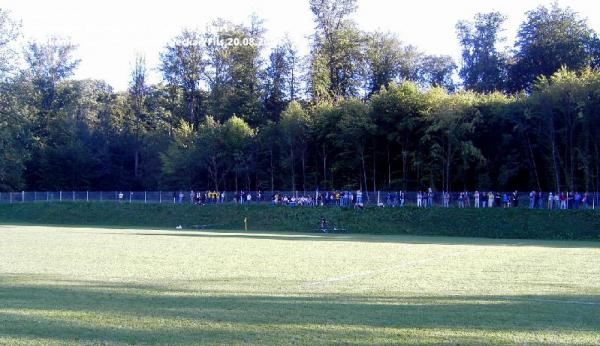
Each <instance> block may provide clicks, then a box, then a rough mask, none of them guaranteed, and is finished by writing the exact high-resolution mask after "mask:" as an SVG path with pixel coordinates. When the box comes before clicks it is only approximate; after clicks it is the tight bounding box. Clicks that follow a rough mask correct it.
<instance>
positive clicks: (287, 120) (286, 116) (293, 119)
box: [279, 101, 310, 191]
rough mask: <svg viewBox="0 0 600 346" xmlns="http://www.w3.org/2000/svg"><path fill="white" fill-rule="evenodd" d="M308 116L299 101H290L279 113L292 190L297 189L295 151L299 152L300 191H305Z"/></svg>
mask: <svg viewBox="0 0 600 346" xmlns="http://www.w3.org/2000/svg"><path fill="white" fill-rule="evenodd" d="M309 126H310V118H309V116H308V114H307V113H306V111H304V109H303V108H302V106H301V105H300V103H298V102H297V101H292V102H291V103H290V104H289V105H288V107H287V108H286V109H285V111H284V112H283V113H282V114H281V120H280V122H279V127H280V132H281V135H282V137H283V142H284V143H285V144H286V147H287V148H286V149H287V150H286V151H287V152H288V153H289V157H288V162H289V168H290V173H291V183H292V184H291V187H292V191H297V186H296V168H295V162H296V153H297V152H299V153H300V162H301V165H302V191H306V150H307V145H308V138H307V134H308V129H309Z"/></svg>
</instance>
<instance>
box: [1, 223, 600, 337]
mask: <svg viewBox="0 0 600 346" xmlns="http://www.w3.org/2000/svg"><path fill="white" fill-rule="evenodd" d="M79 343H85V344H110V345H112V344H306V345H314V344H340V343H341V344H443V343H448V344H490V343H498V344H503V343H519V344H522V343H531V344H592V345H597V344H599V343H600V243H597V242H590V243H586V242H551V241H524V240H518V241H510V240H486V239H470V238H442V237H409V236H364V235H360V236H359V235H320V234H291V233H244V232H218V231H206V232H185V231H175V230H172V231H156V230H132V229H123V230H121V229H108V228H107V229H103V228H60V227H33V226H0V344H10V345H18V344H24V345H31V344H79Z"/></svg>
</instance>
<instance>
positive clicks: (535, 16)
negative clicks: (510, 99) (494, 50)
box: [510, 3, 595, 90]
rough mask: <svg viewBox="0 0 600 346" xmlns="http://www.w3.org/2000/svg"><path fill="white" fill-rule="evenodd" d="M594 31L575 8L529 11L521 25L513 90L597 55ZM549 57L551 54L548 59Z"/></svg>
mask: <svg viewBox="0 0 600 346" xmlns="http://www.w3.org/2000/svg"><path fill="white" fill-rule="evenodd" d="M594 39H595V35H594V32H593V31H592V29H591V28H590V27H589V26H588V24H587V23H586V21H585V20H584V19H582V18H581V17H580V16H579V15H578V14H577V13H576V12H574V11H573V10H571V9H570V8H560V7H559V6H558V4H556V3H554V4H552V5H551V7H550V8H548V7H545V6H540V7H538V8H536V9H535V10H532V11H529V12H527V19H526V20H525V22H523V24H521V27H520V28H519V33H518V35H517V40H516V43H515V48H516V53H515V60H516V62H515V63H514V65H513V66H511V71H510V73H511V79H512V83H513V84H514V85H513V86H512V87H513V90H521V89H523V88H529V87H530V86H531V85H532V84H533V82H534V81H535V80H536V78H537V77H538V76H546V77H549V76H551V75H552V74H553V73H555V72H556V71H558V70H559V69H560V68H561V67H566V68H569V69H572V70H578V69H582V68H585V67H586V66H589V65H590V64H591V63H592V60H593V59H594V56H593V52H592V51H590V47H591V43H592V41H593V40H594ZM548 57H552V59H549V58H548Z"/></svg>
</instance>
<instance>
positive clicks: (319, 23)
mask: <svg viewBox="0 0 600 346" xmlns="http://www.w3.org/2000/svg"><path fill="white" fill-rule="evenodd" d="M356 7H357V5H356V0H342V1H339V0H338V1H336V0H311V1H310V9H311V11H312V13H313V15H314V18H315V23H316V31H315V34H314V35H313V38H312V48H311V63H310V64H311V67H310V70H311V72H310V82H309V84H310V89H311V94H312V95H313V96H314V97H317V101H326V100H340V99H342V98H347V97H352V96H358V92H359V88H360V86H361V82H362V80H361V76H362V75H363V72H362V69H363V54H362V39H363V38H362V35H361V33H360V31H359V30H358V29H357V28H356V24H355V23H354V22H352V21H351V20H349V18H348V17H349V15H351V14H352V13H353V12H354V11H355V10H356Z"/></svg>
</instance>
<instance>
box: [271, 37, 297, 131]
mask: <svg viewBox="0 0 600 346" xmlns="http://www.w3.org/2000/svg"><path fill="white" fill-rule="evenodd" d="M296 55H297V53H296V50H295V49H294V48H293V46H292V43H291V42H290V41H289V40H286V41H284V42H283V43H282V44H280V45H278V46H276V47H275V48H273V50H272V51H271V54H270V55H269V66H268V67H267V69H266V70H265V86H264V89H265V90H264V98H265V100H264V109H265V113H266V115H267V117H268V118H269V119H270V120H273V121H278V120H279V116H280V115H281V112H283V110H284V109H285V107H286V105H287V103H288V102H289V101H290V100H293V99H295V98H296V90H297V86H296V85H295V84H296V83H297V79H296V78H297V77H296V75H297V71H296V69H297V66H296V65H297V57H296Z"/></svg>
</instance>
